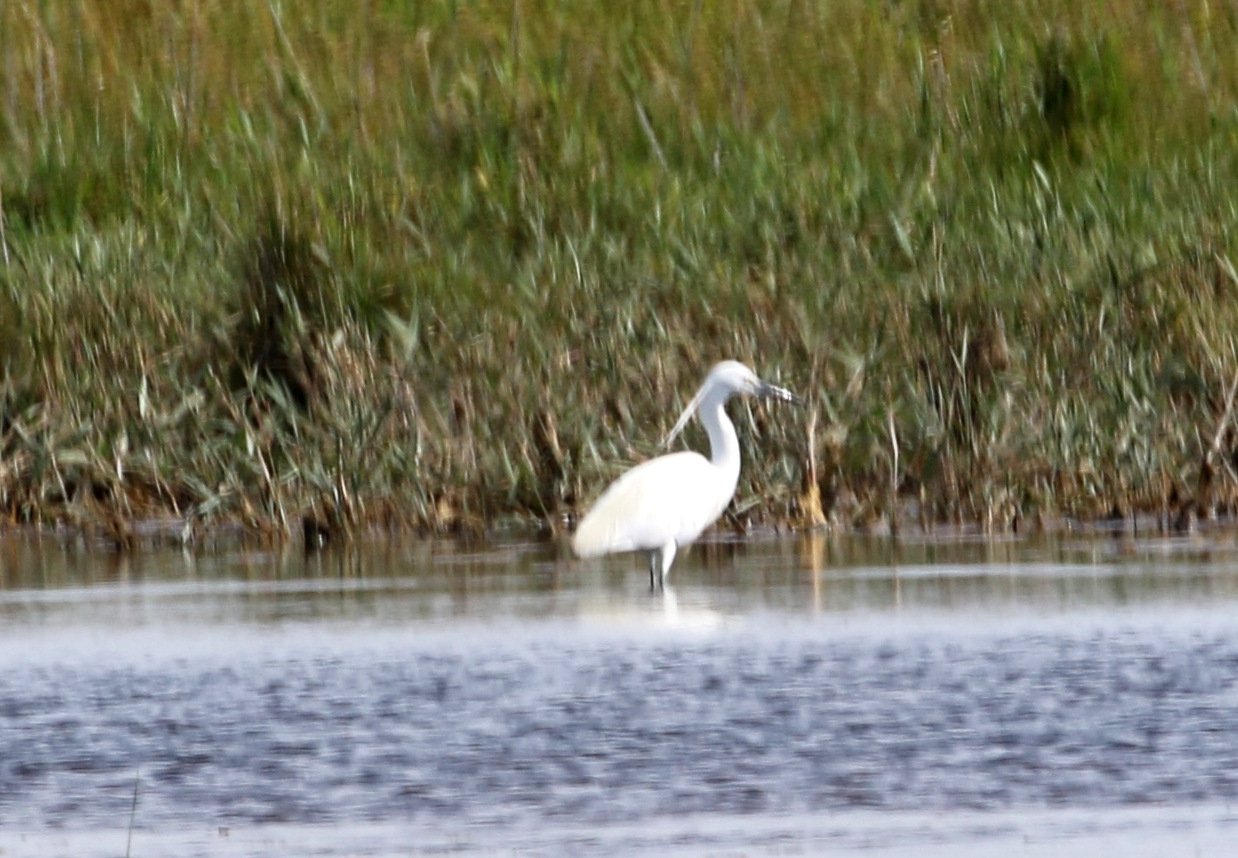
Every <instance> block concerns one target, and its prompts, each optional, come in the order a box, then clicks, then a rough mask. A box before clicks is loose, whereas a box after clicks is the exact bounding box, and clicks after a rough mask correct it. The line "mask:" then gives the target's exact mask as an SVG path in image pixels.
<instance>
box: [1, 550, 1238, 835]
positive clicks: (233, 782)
mask: <svg viewBox="0 0 1238 858" xmlns="http://www.w3.org/2000/svg"><path fill="white" fill-rule="evenodd" d="M0 558H2V562H3V566H2V567H0V584H2V587H3V589H0V851H2V853H3V854H4V855H6V856H10V855H58V854H60V855H83V856H91V855H100V856H102V855H109V856H115V855H120V854H124V853H125V851H126V848H130V849H131V854H133V855H135V856H151V855H178V856H184V855H252V856H273V855H292V854H298V855H299V854H311V853H312V854H319V855H396V854H400V855H408V854H424V853H442V852H448V853H450V854H463V855H494V854H537V855H580V854H598V855H672V854H677V855H690V856H702V855H714V854H728V855H732V854H753V855H767V854H779V855H784V854H854V853H860V854H879V855H932V854H940V855H965V854H977V855H980V854H1027V855H1042V854H1043V855H1091V854H1097V853H1098V851H1100V850H1102V849H1103V850H1104V851H1109V852H1112V853H1113V854H1117V853H1118V852H1120V853H1121V854H1128V855H1130V854H1134V855H1174V854H1181V855H1197V854H1198V855H1228V854H1232V852H1233V848H1234V844H1238V803H1235V800H1236V799H1238V622H1235V618H1236V616H1238V614H1236V609H1238V550H1236V549H1235V547H1234V545H1233V543H1232V541H1231V540H1230V539H1229V538H1228V537H1226V536H1224V535H1221V536H1214V537H1195V538H1191V539H1182V540H1157V539H1151V540H1136V539H1131V538H1129V537H1125V536H1120V535H1119V536H1113V537H1101V538H1094V537H1093V538H1083V537H1075V536H1070V535H1062V536H1057V537H1054V538H1052V539H1040V540H1006V541H1002V542H985V541H982V540H977V539H968V538H953V539H941V540H928V539H921V540H906V539H904V540H900V542H899V543H898V544H897V545H896V544H894V543H892V542H891V541H889V540H886V539H861V538H856V537H851V538H838V539H834V540H826V539H822V538H804V539H787V540H779V541H769V540H766V541H756V542H750V543H742V544H729V543H714V544H710V545H705V546H699V547H697V548H696V549H694V550H693V551H692V552H690V553H689V554H688V555H686V556H685V557H683V558H681V560H680V561H679V562H677V564H676V567H675V570H674V573H673V576H672V579H671V584H672V588H671V589H670V590H669V591H668V592H667V593H666V594H662V595H657V596H651V595H650V594H649V593H648V592H647V587H648V578H647V575H646V573H645V572H644V569H643V566H642V564H641V562H640V561H639V559H637V558H631V557H628V558H612V559H608V560H606V561H604V562H592V563H579V562H575V561H572V560H570V559H568V558H566V557H564V556H562V555H561V554H560V553H559V551H558V549H556V547H554V546H548V545H532V544H520V543H512V544H491V545H487V546H484V547H482V548H465V547H461V546H456V545H452V544H449V543H418V544H408V545H393V546H382V547H367V548H366V549H364V550H354V551H351V552H346V553H338V554H334V553H328V554H323V555H317V556H314V557H310V558H304V557H299V556H296V555H284V556H279V555H273V554H260V553H252V554H250V553H236V554H232V555H220V556H216V557H211V558H196V559H195V558H192V557H187V556H184V555H181V554H175V553H169V554H158V553H151V554H145V555H139V556H137V557H133V558H119V557H109V556H106V555H103V556H100V555H97V554H90V553H81V552H77V553H75V552H71V551H66V550H63V549H62V548H60V547H57V546H54V545H52V544H49V543H43V544H37V543H34V544H32V543H29V542H25V543H14V542H10V543H4V544H2V545H0ZM135 786H136V790H137V803H136V810H135V809H134V793H135ZM131 815H132V819H133V826H132V831H130V830H129V828H130V818H131ZM130 837H131V838H132V843H131V844H129V838H130Z"/></svg>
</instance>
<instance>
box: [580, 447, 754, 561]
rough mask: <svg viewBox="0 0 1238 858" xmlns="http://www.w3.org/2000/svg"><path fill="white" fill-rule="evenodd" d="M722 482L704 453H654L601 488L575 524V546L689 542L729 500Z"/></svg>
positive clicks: (605, 549) (584, 551) (592, 548)
mask: <svg viewBox="0 0 1238 858" xmlns="http://www.w3.org/2000/svg"><path fill="white" fill-rule="evenodd" d="M721 482H722V481H721V480H720V478H719V475H718V473H717V470H716V469H715V468H714V467H713V465H711V464H710V462H709V460H708V459H706V458H705V457H704V456H702V455H701V454H700V453H694V452H683V453H672V454H671V455H669V456H659V457H658V458H656V459H650V460H649V461H648V462H645V463H643V464H641V465H637V466H636V467H635V468H633V469H632V470H630V471H628V472H627V473H626V474H624V475H623V476H621V477H620V478H619V479H617V480H616V481H615V482H614V483H612V484H611V485H610V487H609V488H608V489H607V490H606V491H605V492H603V493H602V496H601V497H600V498H598V500H597V503H595V504H594V506H593V509H591V510H590V511H589V514H588V515H586V516H585V518H584V520H583V521H581V523H580V526H579V527H578V528H577V530H576V535H575V537H574V538H573V540H572V547H573V549H574V550H575V551H576V553H577V554H578V555H580V556H581V557H594V556H597V555H600V554H610V553H614V552H619V551H637V550H652V549H655V548H661V547H662V546H663V545H665V544H666V543H667V542H670V541H674V542H676V543H677V544H680V545H683V544H685V543H688V542H691V541H692V540H694V539H695V538H696V537H697V536H699V535H700V533H701V531H702V530H704V529H705V528H706V527H708V526H709V525H710V524H712V523H713V522H714V521H716V520H717V518H718V516H719V515H721V514H722V510H723V509H725V508H726V505H727V504H728V503H729V502H730V500H731V493H730V492H727V491H726V490H725V489H726V487H725V486H723V485H721ZM732 490H733V489H732Z"/></svg>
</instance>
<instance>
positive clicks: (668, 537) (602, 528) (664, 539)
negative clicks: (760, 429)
mask: <svg viewBox="0 0 1238 858" xmlns="http://www.w3.org/2000/svg"><path fill="white" fill-rule="evenodd" d="M735 394H740V395H744V396H762V397H769V398H772V399H781V400H784V401H787V402H796V403H799V402H801V400H800V398H799V397H798V396H796V395H795V394H793V393H791V392H790V391H789V390H784V389H783V388H781V387H775V386H774V385H772V384H768V383H767V382H764V381H762V380H761V379H759V378H757V376H756V373H754V372H753V371H752V370H750V369H748V367H746V366H744V365H743V364H742V363H739V362H738V361H733V360H728V361H723V362H722V363H720V364H718V365H716V366H715V367H714V368H713V369H711V370H710V371H709V375H708V376H706V378H705V383H704V384H703V385H702V386H701V389H700V390H699V391H698V392H697V394H696V396H695V397H693V399H692V401H691V402H690V403H688V407H687V408H685V409H684V412H683V414H681V415H680V416H679V420H678V421H677V422H676V423H675V426H674V428H673V429H671V433H670V435H668V436H667V438H666V444H667V445H669V444H670V443H671V441H673V440H674V439H675V436H677V435H678V434H679V433H680V431H682V430H683V427H684V426H685V425H687V423H688V420H689V419H691V417H692V415H693V413H694V412H696V411H697V410H698V409H699V410H700V415H701V423H703V424H704V425H705V431H706V432H708V433H709V448H710V458H708V459H706V458H705V457H704V456H702V455H701V454H700V453H697V452H694V451H685V452H682V453H670V454H668V455H665V456H658V457H657V458H655V459H650V460H649V461H648V462H643V463H642V464H640V465H637V466H636V467H635V468H633V469H632V470H630V471H628V472H627V473H626V474H624V475H623V476H621V477H619V479H617V480H615V481H614V482H613V483H612V484H611V485H610V487H609V488H608V489H606V491H605V492H603V493H602V496H601V497H600V498H598V500H597V502H596V503H595V504H594V505H593V509H591V510H590V511H589V513H588V515H586V516H585V517H584V519H583V520H582V521H581V522H580V526H579V527H578V528H577V529H576V535H575V536H574V537H573V538H572V549H573V550H574V551H575V552H576V554H577V555H578V556H580V557H598V556H600V555H603V554H614V553H618V552H621V551H647V552H649V587H650V589H654V588H655V587H656V586H657V585H659V584H662V583H664V582H665V579H666V575H667V573H668V572H669V571H670V568H671V563H673V562H674V560H675V552H676V551H677V550H678V549H679V548H680V546H683V545H687V544H688V543H690V542H692V541H693V540H695V539H696V538H697V537H698V536H700V534H701V531H703V530H704V529H705V528H707V527H709V525H711V524H713V523H714V522H715V521H717V520H718V517H719V516H720V515H722V511H723V510H724V509H726V506H727V504H729V503H730V502H731V498H732V497H734V496H735V486H736V484H737V483H738V482H739V438H738V437H736V435H735V426H734V424H733V423H731V418H729V417H728V416H727V413H726V408H725V406H726V401H727V400H728V399H730V398H731V397H732V396H733V395H735Z"/></svg>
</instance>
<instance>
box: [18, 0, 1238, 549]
mask: <svg viewBox="0 0 1238 858" xmlns="http://www.w3.org/2000/svg"><path fill="white" fill-rule="evenodd" d="M1236 15H1238V12H1235V10H1234V9H1233V8H1232V7H1231V6H1228V5H1218V4H1206V3H1185V4H1146V3H1137V2H1113V0H1108V2H1104V1H1103V0H1074V2H1069V3H1067V2H1050V3H1043V2H1030V0H1027V2H1014V3H1009V4H981V3H962V2H955V3H950V2H943V0H901V2H895V0H884V2H877V0H871V2H862V0H856V2H845V3H822V4H815V3H804V2H791V0H784V2H775V0H763V1H762V0H732V2H727V3H717V4H711V3H685V2H670V0H665V2H657V0H638V2H634V3H631V4H584V3H562V2H561V3H545V4H539V3H532V2H521V0H508V2H504V3H486V2H481V3H469V4H455V3H449V2H442V3H428V4H400V3H388V2H366V3H358V4H342V3H332V2H325V0H311V2H305V3H297V4H291V3H281V2H279V0H270V2H258V0H239V2H235V3H217V2H209V0H203V2H199V3H196V4H179V5H172V6H166V5H160V4H153V5H152V4H149V3H143V2H136V0H133V1H132V2H130V0H116V1H115V2H107V3H96V4H87V3H77V2H46V3H35V2H17V3H10V4H6V5H4V6H3V7H0V45H3V48H4V55H3V62H0V104H2V105H3V110H0V207H2V208H0V214H2V218H0V223H2V224H3V235H0V250H2V251H3V252H2V255H0V511H3V513H4V515H5V517H7V518H8V519H9V520H11V521H13V522H18V523H37V524H42V525H50V524H56V523H59V524H61V525H68V526H76V527H83V528H87V529H90V530H95V531H98V532H100V533H101V534H103V535H105V536H107V537H108V538H111V539H114V540H115V541H116V542H117V543H118V544H121V545H125V544H129V543H131V542H132V541H134V540H135V539H137V538H139V537H140V535H141V533H143V532H144V531H143V530H142V528H141V527H140V526H139V524H138V523H140V522H143V521H148V520H152V519H156V520H157V519H163V518H167V519H168V520H169V521H171V522H172V524H170V525H169V529H170V530H171V531H173V532H175V534H176V538H178V539H186V540H190V541H192V540H195V539H199V538H201V537H202V536H203V535H204V534H207V533H210V532H211V531H212V529H213V528H215V527H217V526H218V525H221V524H225V523H228V524H231V523H240V524H241V525H243V526H244V527H245V528H246V529H247V530H248V531H252V532H255V533H264V534H270V535H273V536H276V537H282V536H293V537H298V536H300V535H302V534H303V533H308V534H310V535H311V536H312V535H314V534H318V533H328V534H337V533H352V532H357V531H361V530H364V529H366V528H369V527H406V526H417V527H423V528H427V529H456V528H464V529H467V530H476V529H480V528H485V527H490V526H494V525H496V524H498V523H502V522H508V521H520V522H530V523H531V522H544V523H547V524H549V525H550V526H551V527H557V526H559V523H560V522H561V520H562V516H563V514H565V513H570V512H572V511H575V510H579V509H581V508H582V506H583V505H584V504H586V503H587V502H588V500H589V499H591V497H592V496H593V495H595V494H596V492H597V491H599V490H600V489H601V487H602V486H603V484H604V483H605V482H606V481H607V480H608V479H609V478H611V477H613V476H614V475H615V474H616V473H618V472H619V470H621V469H622V468H623V467H625V466H626V465H627V464H630V463H631V462H633V461H636V460H638V459H641V458H643V457H646V456H648V455H651V454H653V453H654V452H655V451H656V450H657V444H658V441H659V439H660V438H661V437H662V435H663V434H664V432H665V430H666V429H667V428H668V426H669V425H670V423H671V421H672V420H673V419H674V417H675V415H676V414H677V412H678V409H679V407H680V406H681V405H682V403H683V402H684V401H686V399H687V398H688V397H689V396H690V395H691V394H692V393H693V392H694V390H695V387H696V385H697V384H698V383H699V381H700V379H701V378H702V376H703V374H704V371H705V370H706V369H707V368H708V366H709V365H710V364H711V363H712V362H713V361H714V360H716V359H720V358H723V357H736V358H739V359H741V360H745V361H747V362H749V363H750V364H751V365H753V366H754V367H755V368H756V369H757V370H758V371H759V372H761V373H763V374H766V375H772V376H774V377H775V378H777V379H778V380H780V381H781V382H783V383H785V384H786V385H788V386H790V387H792V388H795V389H797V390H798V391H800V392H802V393H804V394H806V395H808V396H809V397H810V398H811V399H812V401H813V403H814V410H815V415H816V419H815V424H814V426H813V429H814V431H812V432H811V433H810V432H809V431H808V430H809V424H810V422H811V421H812V417H813V413H814V412H813V411H810V412H805V413H800V412H796V411H788V410H785V409H780V410H777V411H774V410H770V411H766V410H764V409H763V408H762V407H760V406H740V407H739V410H740V411H744V412H750V413H751V417H749V416H748V415H747V414H746V413H745V414H743V415H741V419H740V421H739V422H740V426H741V431H742V432H743V433H744V435H745V436H746V437H745V438H744V443H745V449H746V458H747V467H746V469H745V473H744V477H743V480H742V482H741V486H740V495H739V499H738V500H737V504H736V507H735V508H734V509H735V510H736V514H735V518H736V519H739V520H742V521H747V520H753V519H762V518H767V519H772V520H775V521H786V522H798V523H804V522H810V521H812V520H814V519H815V518H816V517H817V510H816V506H815V499H816V497H817V495H818V494H819V496H820V498H821V502H822V505H823V506H822V512H824V514H825V515H826V516H828V517H829V518H830V519H831V520H833V521H835V522H837V523H839V524H842V525H850V524H863V523H866V522H870V521H873V520H876V519H880V518H888V517H889V516H890V515H891V513H892V511H895V510H898V511H901V514H904V515H906V514H909V511H914V514H917V515H919V516H920V517H921V518H923V519H924V520H926V521H937V520H943V519H944V520H979V521H982V522H984V523H985V524H986V525H988V526H991V527H994V528H1006V527H1011V526H1014V524H1015V523H1016V521H1020V520H1036V519H1038V518H1041V519H1044V518H1054V517H1057V516H1060V515H1063V514H1070V515H1079V516H1084V517H1096V516H1101V515H1107V514H1110V513H1111V512H1113V511H1115V510H1116V511H1118V512H1120V513H1122V514H1127V513H1130V512H1134V511H1156V512H1158V513H1161V514H1162V515H1163V516H1164V517H1165V518H1166V519H1168V518H1170V517H1172V516H1174V515H1177V514H1178V513H1179V512H1180V511H1182V510H1184V509H1191V510H1195V511H1196V512H1198V513H1203V514H1212V513H1214V512H1222V513H1228V512H1232V511H1233V506H1234V504H1235V502H1236V501H1238V476H1236V475H1235V470H1234V469H1235V464H1236V462H1238V459H1236V455H1235V454H1236V452H1238V431H1236V430H1235V427H1234V426H1233V425H1232V424H1233V417H1234V414H1233V410H1234V398H1235V397H1234V387H1235V383H1236V381H1238V347H1236V345H1235V342H1236V338H1235V333H1234V332H1235V331H1236V330H1238V271H1236V269H1235V265H1236V263H1235V262H1234V261H1233V260H1235V259H1236V258H1238V255H1236V254H1235V239H1234V238H1233V237H1232V236H1233V235H1234V234H1235V229H1234V228H1235V225H1236V224H1235V221H1236V219H1238V215H1236V212H1235V202H1234V200H1235V197H1234V193H1233V188H1235V187H1238V108H1236V107H1235V105H1236V104H1238V54H1235V52H1234V51H1233V45H1234V44H1236V43H1238V19H1236V17H1235V16H1236ZM689 441H690V442H691V443H694V444H696V445H701V444H703V438H702V436H701V435H700V434H699V433H693V434H690V436H689Z"/></svg>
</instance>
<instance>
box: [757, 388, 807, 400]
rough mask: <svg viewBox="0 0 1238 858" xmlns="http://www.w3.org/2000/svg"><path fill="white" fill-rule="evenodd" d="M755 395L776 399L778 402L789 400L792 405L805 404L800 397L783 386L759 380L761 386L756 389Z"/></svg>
mask: <svg viewBox="0 0 1238 858" xmlns="http://www.w3.org/2000/svg"><path fill="white" fill-rule="evenodd" d="M757 396H760V397H762V398H763V399H777V400H779V401H780V402H790V403H792V404H793V405H805V404H807V403H805V402H804V400H802V399H800V398H799V397H798V396H796V395H795V394H794V393H792V392H791V391H789V390H787V389H786V388H785V387H778V386H777V385H773V384H768V383H766V382H761V387H760V388H759V389H758V390H757Z"/></svg>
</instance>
